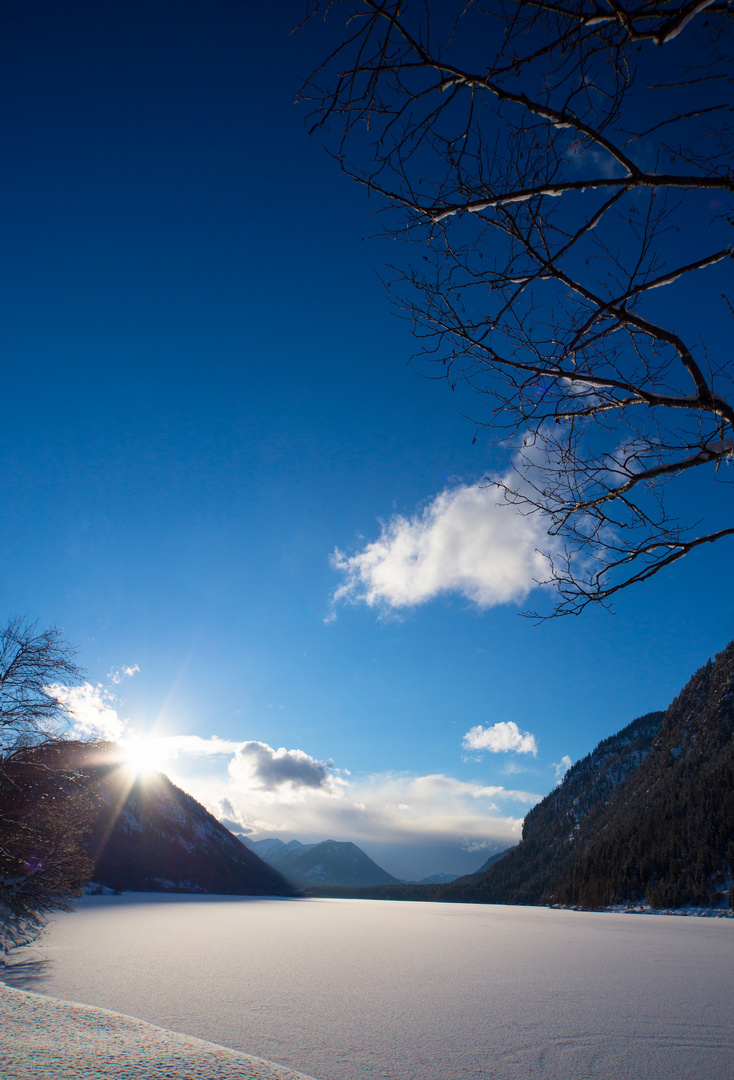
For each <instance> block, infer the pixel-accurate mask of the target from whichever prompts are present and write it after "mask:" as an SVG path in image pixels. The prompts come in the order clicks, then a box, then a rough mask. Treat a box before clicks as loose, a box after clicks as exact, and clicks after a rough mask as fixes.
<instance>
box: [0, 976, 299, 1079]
mask: <svg viewBox="0 0 734 1080" xmlns="http://www.w3.org/2000/svg"><path fill="white" fill-rule="evenodd" d="M0 1015H1V1016H2V1027H1V1028H0V1066H1V1067H2V1076H3V1080H39V1078H41V1077H48V1078H49V1080H52V1078H53V1080H122V1078H123V1077H125V1078H127V1077H131V1078H139V1080H171V1078H173V1077H175V1080H309V1078H308V1077H304V1076H303V1074H302V1073H295V1072H292V1071H291V1070H290V1069H285V1068H283V1067H282V1066H280V1065H273V1064H270V1063H269V1062H267V1061H260V1060H259V1059H258V1058H254V1057H251V1056H250V1055H249V1054H238V1053H237V1052H236V1051H234V1050H228V1049H227V1048H226V1047H224V1046H214V1045H212V1044H211V1043H206V1042H202V1041H201V1040H200V1039H192V1038H190V1037H189V1036H187V1035H177V1034H175V1033H174V1032H172V1031H163V1030H162V1029H161V1028H156V1027H153V1026H152V1025H151V1024H146V1023H144V1022H143V1021H142V1020H135V1019H133V1018H132V1017H130V1016H121V1015H120V1014H119V1013H113V1012H108V1011H107V1010H105V1009H94V1008H91V1007H90V1006H88V1005H76V1004H74V1003H73V1002H69V1001H56V1000H55V999H54V998H47V997H41V996H40V995H38V994H30V993H27V992H26V991H23V990H15V989H12V988H11V987H9V986H2V985H0Z"/></svg>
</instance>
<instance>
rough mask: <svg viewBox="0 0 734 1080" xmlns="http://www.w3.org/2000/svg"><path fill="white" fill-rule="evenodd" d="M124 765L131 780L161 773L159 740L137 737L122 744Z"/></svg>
mask: <svg viewBox="0 0 734 1080" xmlns="http://www.w3.org/2000/svg"><path fill="white" fill-rule="evenodd" d="M122 754H123V760H122V764H123V767H124V769H125V771H126V772H127V773H128V774H129V776H130V777H131V779H133V780H137V779H138V777H146V776H152V775H153V774H154V773H157V772H160V747H159V745H158V739H153V738H145V737H136V738H131V739H126V740H125V741H124V743H122Z"/></svg>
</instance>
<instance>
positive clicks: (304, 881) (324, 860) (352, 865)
mask: <svg viewBox="0 0 734 1080" xmlns="http://www.w3.org/2000/svg"><path fill="white" fill-rule="evenodd" d="M241 839H242V841H243V843H245V844H247V846H248V847H249V848H250V849H251V850H252V851H254V852H255V853H256V854H257V855H259V856H260V858H261V859H263V860H264V861H265V862H267V863H269V864H270V866H272V867H274V868H275V869H276V870H278V871H279V872H280V873H281V874H282V875H283V877H285V878H287V879H288V880H289V881H291V882H293V884H294V885H296V886H299V887H301V888H303V887H304V886H309V885H344V886H352V885H354V886H370V885H393V884H397V881H398V879H397V878H394V877H393V876H392V874H388V872H387V870H383V869H382V867H380V866H378V865H377V863H376V862H373V861H372V859H370V857H369V855H366V854H365V852H364V851H362V849H361V848H358V847H357V845H356V844H352V843H349V842H348V841H339V840H323V841H322V842H321V843H320V844H302V843H300V841H298V840H291V841H290V843H288V844H286V843H284V842H283V841H282V840H277V839H267V840H249V839H247V838H246V837H242V838H241Z"/></svg>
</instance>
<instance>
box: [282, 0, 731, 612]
mask: <svg viewBox="0 0 734 1080" xmlns="http://www.w3.org/2000/svg"><path fill="white" fill-rule="evenodd" d="M319 8H322V9H324V11H325V13H328V14H329V15H333V14H335V13H336V14H338V13H340V12H344V13H345V14H346V15H347V23H346V31H345V34H344V37H343V40H342V41H341V43H340V44H339V45H338V46H337V48H336V49H335V50H334V51H333V52H332V54H331V55H330V56H329V57H328V59H327V60H326V61H325V63H324V64H323V65H322V67H320V68H319V69H318V70H317V71H316V72H315V73H314V74H313V75H312V76H311V78H310V80H309V81H308V83H307V84H306V86H305V88H304V90H303V95H302V96H303V98H304V99H305V100H308V101H310V102H311V103H312V105H313V107H314V113H313V128H312V130H316V129H321V130H322V131H324V132H326V133H327V138H330V139H331V147H332V153H333V155H334V157H335V158H336V160H337V161H338V162H339V164H340V165H341V167H342V169H344V170H345V172H347V173H348V174H349V175H350V176H352V177H353V178H354V179H355V180H357V181H359V183H361V184H363V185H365V186H366V187H367V189H368V190H369V192H370V194H371V195H372V196H375V197H376V198H377V201H378V206H379V207H380V208H381V209H383V210H384V211H385V212H386V213H387V215H388V216H387V219H386V222H387V223H386V226H385V227H386V231H387V233H388V234H389V235H391V236H393V237H399V238H402V239H403V240H405V241H407V242H408V243H409V244H411V245H412V246H411V247H410V248H409V249H408V253H409V254H408V257H407V259H406V260H405V262H403V263H401V264H400V265H396V266H393V267H391V268H390V272H389V275H388V280H387V281H386V284H387V288H388V291H389V293H390V295H391V297H392V299H393V301H394V303H395V305H396V307H397V309H398V310H399V313H400V314H401V315H403V316H404V317H407V318H408V319H410V320H411V321H412V324H413V327H414V332H415V334H416V335H417V337H418V338H419V339H420V340H421V355H422V356H424V357H425V358H427V359H428V360H430V361H432V362H433V363H435V364H437V365H440V375H439V377H442V378H445V379H446V380H447V381H448V382H449V383H450V384H451V385H452V386H456V384H457V383H458V382H460V381H464V382H466V383H468V384H469V385H470V386H471V387H472V388H473V389H474V390H475V391H476V392H477V394H478V395H479V401H480V404H481V409H480V413H481V415H480V416H479V417H478V418H475V419H476V420H477V427H478V429H479V430H481V431H483V432H485V433H486V434H487V435H488V437H490V438H492V439H494V440H496V441H497V442H498V443H500V444H502V445H504V446H505V447H511V448H512V449H513V472H512V474H511V478H510V479H508V478H506V477H505V478H502V479H497V478H494V479H492V478H488V480H487V482H488V483H495V484H497V487H498V498H499V499H500V500H502V501H507V502H509V503H511V504H514V505H515V507H516V508H517V510H518V512H520V513H523V514H534V515H539V516H540V517H541V518H542V519H543V520H544V522H545V525H546V526H547V534H548V543H547V546H546V549H545V552H544V553H545V554H546V555H547V556H548V580H549V581H552V582H553V583H555V585H556V587H557V589H558V604H557V607H556V609H555V612H554V614H567V613H578V612H580V611H581V610H583V609H584V608H585V607H586V606H587V605H588V604H589V603H592V602H602V603H605V602H608V601H609V599H610V597H612V596H613V595H614V594H615V593H616V592H617V591H618V590H619V589H622V588H625V587H626V586H629V585H631V584H633V583H636V582H640V581H643V580H645V579H647V578H649V577H651V576H652V575H654V574H656V573H658V572H659V571H660V570H662V569H663V568H664V567H667V566H669V565H670V564H671V563H673V562H675V561H677V560H678V559H680V558H682V557H683V556H684V555H686V554H688V553H689V552H690V551H692V550H693V549H695V548H698V547H700V546H701V545H703V544H707V543H711V542H713V541H716V540H719V539H721V538H722V537H726V536H731V535H733V534H734V526H732V525H731V524H729V522H730V521H731V517H730V515H728V516H725V517H724V520H723V521H719V522H715V523H714V525H713V527H710V528H708V527H707V528H705V529H703V530H701V531H697V530H698V528H699V525H698V523H697V522H695V520H694V521H693V522H691V521H689V522H681V521H680V520H678V519H677V518H676V517H675V516H674V515H673V513H672V512H671V511H670V510H669V508H668V507H669V503H666V500H665V495H666V489H667V488H668V485H669V484H670V482H671V480H673V479H674V478H677V477H680V476H681V474H683V473H685V472H688V471H689V470H692V469H700V468H705V469H707V470H708V471H709V472H712V473H713V474H714V475H715V479H716V480H717V481H720V482H725V481H726V479H727V477H726V475H725V474H726V471H727V469H726V466H727V464H728V463H730V461H731V458H732V452H733V451H734V397H732V368H731V365H730V363H729V362H728V356H727V353H728V340H727V338H728V335H730V333H731V329H730V326H729V325H728V324H729V323H730V320H731V316H732V314H734V308H733V307H732V302H731V299H730V298H728V297H727V296H726V287H727V281H728V279H727V277H726V275H727V273H728V271H729V270H730V267H731V263H730V261H729V260H730V257H731V238H730V233H731V228H730V227H731V224H732V219H731V210H730V209H729V211H728V213H729V215H730V216H729V217H727V205H728V206H729V207H731V194H732V190H734V179H733V178H732V170H731V158H732V154H731V151H732V131H733V128H732V113H731V109H730V96H731V82H730V79H731V72H732V62H731V9H730V8H729V7H728V6H727V5H726V4H724V3H723V2H721V0H718V2H717V0H714V2H711V0H698V2H695V0H694V2H690V3H679V2H673V0H660V2H649V0H622V2H619V3H618V2H614V3H609V4H602V3H599V2H597V0H547V2H546V0H531V2H528V3H518V2H516V0H506V2H503V0H483V2H481V3H480V2H477V0H469V2H466V0H460V2H459V0H457V2H456V3H451V2H448V3H445V2H441V3H438V2H428V0H427V2H424V3H420V2H415V3H412V4H408V3H407V2H405V0H342V2H340V3H334V2H324V3H321V4H317V5H315V8H314V10H318V9H319ZM310 14H314V11H311V12H310ZM725 324H726V325H725ZM727 331H728V334H727ZM721 466H723V468H720V467H721ZM729 482H730V481H729ZM720 502H721V504H722V505H725V504H726V500H724V499H722V500H720ZM707 509H708V508H707ZM711 509H712V510H713V511H714V513H715V512H717V511H719V510H720V509H721V507H720V506H719V505H716V506H714V507H712V508H711ZM691 518H695V514H694V512H691Z"/></svg>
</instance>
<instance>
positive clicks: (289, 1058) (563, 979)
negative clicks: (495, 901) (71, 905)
mask: <svg viewBox="0 0 734 1080" xmlns="http://www.w3.org/2000/svg"><path fill="white" fill-rule="evenodd" d="M11 959H13V960H14V961H15V962H16V963H17V964H18V966H17V967H16V968H13V967H11V968H10V969H9V975H8V982H9V983H10V984H11V985H13V986H16V987H21V988H25V989H28V990H32V991H35V992H36V993H42V994H50V995H53V996H54V997H58V998H65V999H68V1000H72V1001H80V1002H86V1003H90V1004H92V1005H96V1006H101V1007H103V1008H106V1009H111V1010H115V1011H118V1012H121V1013H126V1014H128V1015H130V1016H134V1017H140V1018H142V1019H143V1020H145V1021H148V1022H149V1023H153V1024H156V1025H158V1026H160V1027H163V1028H168V1029H171V1030H173V1031H178V1032H184V1033H186V1034H187V1035H190V1036H194V1037H196V1038H199V1039H204V1040H208V1041H209V1042H213V1043H217V1044H222V1045H224V1046H227V1047H232V1048H233V1049H235V1050H239V1051H244V1052H245V1053H248V1054H253V1055H256V1056H257V1057H261V1058H265V1059H267V1060H269V1061H274V1062H278V1063H282V1064H283V1065H285V1066H288V1067H289V1068H291V1069H295V1070H299V1071H302V1072H305V1073H308V1074H310V1075H312V1076H314V1077H317V1078H318V1080H378V1078H379V1080H419V1078H420V1080H469V1078H470V1080H490V1078H491V1080H581V1078H584V1080H586V1078H588V1077H593V1078H594V1080H633V1078H634V1080H641V1078H643V1077H644V1078H645V1080H679V1078H683V1077H696V1078H703V1077H706V1080H731V1066H732V1061H734V1015H732V994H731V974H732V971H734V921H732V920H730V919H695V918H689V919H686V918H682V917H675V916H651V915H627V914H610V913H604V914H596V913H587V912H571V911H554V910H548V909H545V908H513V907H492V906H481V905H476V906H474V905H450V904H418V903H405V904H401V903H389V902H384V903H379V902H375V901H362V900H273V899H255V898H245V899H239V898H238V899H234V898H226V897H196V898H192V897H190V896H162V895H159V896H134V897H130V896H121V897H90V898H88V899H87V900H85V901H84V903H83V904H82V907H81V908H80V910H79V911H78V912H76V913H71V914H62V915H58V916H56V917H55V918H54V920H53V923H52V925H51V927H50V929H49V931H47V933H46V934H45V935H44V936H43V937H42V938H41V939H40V940H39V941H38V942H36V943H35V944H34V945H32V946H30V947H29V948H28V949H22V950H18V951H17V952H16V953H15V954H14V956H13V957H11Z"/></svg>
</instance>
